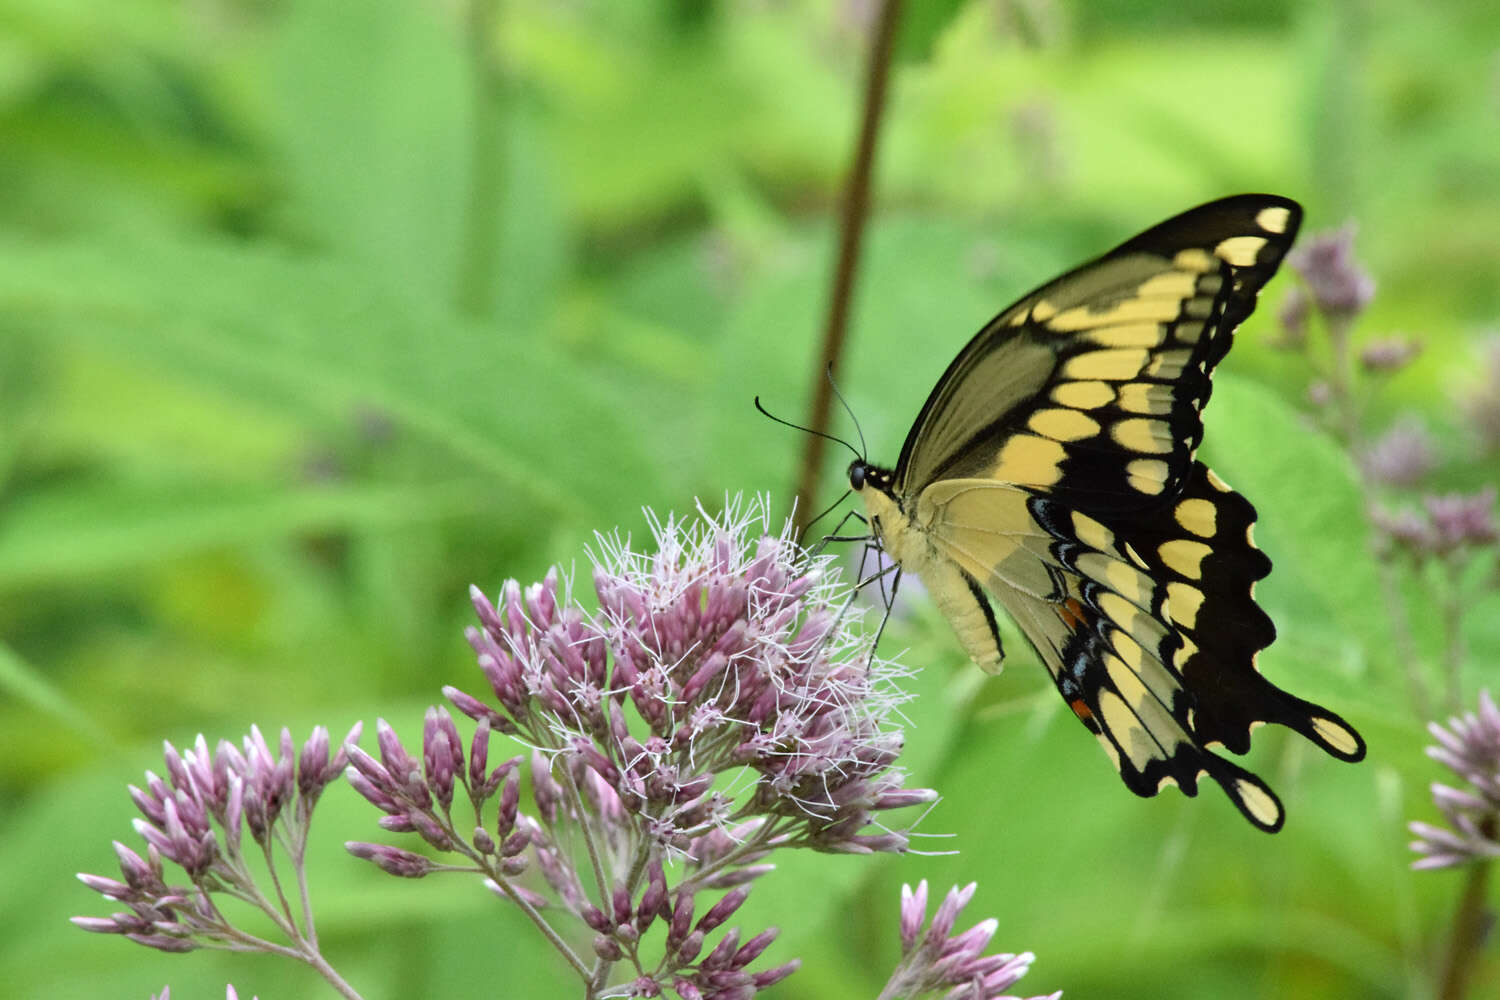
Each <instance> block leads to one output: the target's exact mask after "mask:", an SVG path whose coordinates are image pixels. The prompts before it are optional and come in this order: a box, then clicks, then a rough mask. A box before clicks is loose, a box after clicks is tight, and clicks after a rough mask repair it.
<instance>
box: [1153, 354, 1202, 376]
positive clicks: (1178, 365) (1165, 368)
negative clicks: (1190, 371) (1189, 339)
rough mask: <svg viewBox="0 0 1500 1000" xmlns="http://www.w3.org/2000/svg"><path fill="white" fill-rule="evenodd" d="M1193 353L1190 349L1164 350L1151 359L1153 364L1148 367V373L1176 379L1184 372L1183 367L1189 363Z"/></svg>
mask: <svg viewBox="0 0 1500 1000" xmlns="http://www.w3.org/2000/svg"><path fill="white" fill-rule="evenodd" d="M1191 354H1192V352H1191V351H1188V350H1180V351H1162V352H1161V353H1160V354H1158V355H1157V356H1156V357H1154V358H1152V359H1151V364H1150V365H1149V366H1147V368H1146V374H1147V375H1151V376H1153V377H1155V378H1164V379H1168V380H1171V379H1174V378H1176V377H1177V376H1179V375H1181V374H1182V369H1183V367H1184V366H1186V365H1187V362H1188V357H1189V356H1190V355H1191Z"/></svg>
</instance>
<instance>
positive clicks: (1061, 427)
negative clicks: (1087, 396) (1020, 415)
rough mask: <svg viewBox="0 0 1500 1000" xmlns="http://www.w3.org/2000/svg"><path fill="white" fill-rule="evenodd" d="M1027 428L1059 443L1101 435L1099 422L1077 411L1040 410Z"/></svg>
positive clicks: (1033, 415) (1033, 416)
mask: <svg viewBox="0 0 1500 1000" xmlns="http://www.w3.org/2000/svg"><path fill="white" fill-rule="evenodd" d="M1026 426H1028V427H1030V428H1031V429H1032V430H1034V431H1036V432H1037V433H1038V434H1045V435H1046V436H1047V437H1049V438H1053V439H1055V440H1058V441H1078V440H1080V439H1082V438H1089V437H1093V436H1094V435H1095V434H1098V433H1099V421H1097V420H1095V419H1094V418H1092V417H1087V416H1084V415H1083V414H1082V413H1079V412H1078V411H1077V410H1038V411H1036V412H1035V413H1033V414H1032V415H1031V419H1030V420H1028V421H1026Z"/></svg>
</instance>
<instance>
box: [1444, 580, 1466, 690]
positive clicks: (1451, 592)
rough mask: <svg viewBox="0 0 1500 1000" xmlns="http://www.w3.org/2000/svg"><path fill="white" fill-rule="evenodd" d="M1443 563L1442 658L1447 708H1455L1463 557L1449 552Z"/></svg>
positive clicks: (1459, 663)
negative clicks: (1445, 681) (1445, 680)
mask: <svg viewBox="0 0 1500 1000" xmlns="http://www.w3.org/2000/svg"><path fill="white" fill-rule="evenodd" d="M1442 567H1443V577H1444V580H1443V661H1444V668H1445V669H1444V673H1445V674H1446V675H1447V694H1448V710H1449V711H1450V712H1457V711H1459V710H1460V709H1461V708H1462V707H1463V667H1464V632H1463V619H1464V600H1463V572H1464V564H1463V560H1462V559H1461V558H1459V557H1458V556H1457V554H1450V555H1448V556H1447V557H1446V558H1444V559H1443V561H1442Z"/></svg>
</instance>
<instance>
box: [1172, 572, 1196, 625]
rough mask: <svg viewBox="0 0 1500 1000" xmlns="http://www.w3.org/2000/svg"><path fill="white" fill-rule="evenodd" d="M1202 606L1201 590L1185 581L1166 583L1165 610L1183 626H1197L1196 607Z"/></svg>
mask: <svg viewBox="0 0 1500 1000" xmlns="http://www.w3.org/2000/svg"><path fill="white" fill-rule="evenodd" d="M1201 607H1203V591H1201V590H1199V589H1198V588H1197V587H1190V586H1188V585H1187V584H1185V583H1169V584H1167V611H1168V612H1169V613H1170V614H1171V615H1172V620H1173V621H1174V622H1176V623H1177V624H1179V625H1181V626H1182V627H1183V628H1189V629H1190V628H1197V627H1198V609H1199V608H1201Z"/></svg>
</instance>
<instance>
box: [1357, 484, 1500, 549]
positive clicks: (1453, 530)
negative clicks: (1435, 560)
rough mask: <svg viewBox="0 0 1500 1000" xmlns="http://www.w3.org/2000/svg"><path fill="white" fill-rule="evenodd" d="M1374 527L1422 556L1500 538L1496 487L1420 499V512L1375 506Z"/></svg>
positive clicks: (1476, 546) (1401, 547)
mask: <svg viewBox="0 0 1500 1000" xmlns="http://www.w3.org/2000/svg"><path fill="white" fill-rule="evenodd" d="M1373 520H1374V523H1375V527H1376V528H1377V529H1379V530H1380V531H1381V532H1382V533H1384V534H1385V536H1386V537H1387V539H1388V540H1389V542H1390V543H1391V544H1393V545H1394V546H1395V547H1396V548H1398V549H1401V550H1404V551H1406V552H1408V553H1409V554H1411V555H1413V556H1415V557H1417V558H1419V559H1421V558H1428V557H1433V556H1436V557H1440V558H1441V557H1446V556H1449V555H1452V554H1454V553H1456V552H1460V551H1465V550H1472V549H1478V548H1484V547H1487V546H1490V545H1494V544H1495V543H1496V542H1497V541H1500V528H1497V525H1496V523H1495V487H1493V486H1487V487H1485V488H1484V489H1482V490H1480V491H1478V492H1477V493H1449V494H1445V495H1442V496H1434V495H1428V496H1424V497H1423V498H1422V511H1421V512H1420V513H1419V512H1416V511H1412V510H1409V509H1407V510H1400V511H1391V510H1387V509H1384V508H1376V509H1375V511H1374V512H1373Z"/></svg>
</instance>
